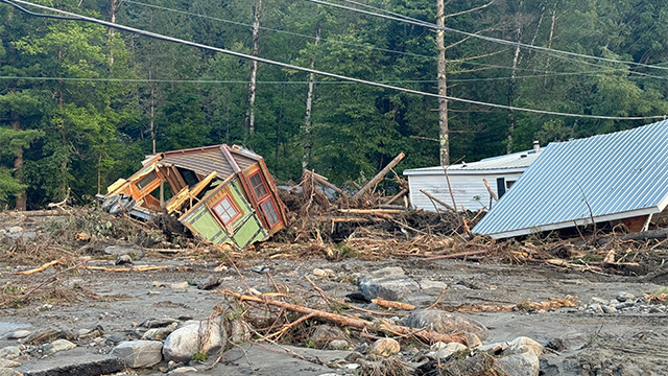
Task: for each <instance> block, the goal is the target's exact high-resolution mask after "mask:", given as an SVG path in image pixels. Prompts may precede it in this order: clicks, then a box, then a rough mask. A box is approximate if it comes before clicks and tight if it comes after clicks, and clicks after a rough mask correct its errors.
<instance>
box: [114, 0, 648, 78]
mask: <svg viewBox="0 0 668 376" xmlns="http://www.w3.org/2000/svg"><path fill="white" fill-rule="evenodd" d="M123 2H124V3H128V4H134V5H139V6H145V7H148V8H153V9H159V10H163V11H167V12H174V13H178V14H184V15H188V16H191V17H200V18H203V19H208V20H212V21H218V22H223V23H228V24H231V25H238V26H245V27H253V25H252V24H248V23H244V22H238V21H231V20H226V19H224V18H219V17H213V16H209V15H205V14H201V13H193V12H188V11H185V10H181V9H175V8H169V7H165V6H161V5H153V4H147V3H142V2H140V1H133V0H124V1H123ZM351 2H352V3H355V4H362V3H357V2H354V1H351ZM372 8H373V7H372ZM393 14H394V13H393ZM409 19H410V18H409ZM258 28H259V29H261V30H267V31H273V32H276V33H283V34H286V35H292V36H296V37H301V38H307V39H311V40H315V39H316V37H315V36H312V35H306V34H300V33H295V32H292V31H287V30H282V29H277V28H271V27H266V26H258ZM320 40H321V41H323V42H329V43H338V44H341V45H344V46H351V47H358V48H363V49H371V50H376V51H382V52H388V53H394V54H399V55H406V56H413V57H419V58H423V59H429V60H438V57H437V56H435V55H423V54H418V53H414V52H408V51H398V50H393V49H389V48H382V47H378V46H374V45H372V44H359V43H350V42H344V41H341V40H336V39H328V38H321V39H320ZM462 60H463V59H454V60H450V61H449V62H453V63H454V62H459V63H462V64H467V65H475V66H483V67H489V68H495V69H514V70H521V71H526V72H538V73H561V72H555V71H541V70H537V69H528V68H519V67H515V68H513V67H509V66H503V65H495V64H486V63H480V62H474V61H462ZM593 65H594V66H598V67H605V68H606V69H609V70H618V71H625V70H623V69H619V68H613V67H606V66H603V65H596V64H593ZM450 74H457V72H453V73H450ZM585 74H586V73H585ZM638 74H640V75H645V74H642V73H638Z"/></svg>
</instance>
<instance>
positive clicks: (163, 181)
mask: <svg viewBox="0 0 668 376" xmlns="http://www.w3.org/2000/svg"><path fill="white" fill-rule="evenodd" d="M142 164H143V165H144V167H143V168H142V169H141V170H139V171H137V172H136V173H135V174H134V175H132V176H131V177H129V178H128V179H119V180H118V181H117V182H115V183H114V184H112V185H111V186H109V187H108V188H107V192H108V193H107V194H106V195H104V196H103V197H100V199H101V200H103V201H104V204H103V206H107V207H111V210H110V212H112V213H113V212H118V211H121V210H122V211H125V212H127V213H129V214H130V215H133V216H135V217H139V218H142V219H148V218H151V217H154V216H156V215H159V214H162V213H168V214H172V215H174V216H175V217H176V218H178V220H179V222H181V223H182V224H184V225H185V226H186V227H187V228H188V229H190V231H192V232H193V233H194V234H199V235H201V236H202V237H204V238H206V239H208V240H210V241H211V242H212V243H214V244H223V243H228V244H234V245H236V246H237V247H239V248H245V247H247V246H248V245H249V244H252V243H254V242H257V241H262V240H265V239H267V238H268V237H270V236H272V235H273V234H275V233H276V232H277V231H279V230H281V229H282V228H284V227H286V226H287V225H288V218H287V215H286V211H285V207H284V205H283V202H281V200H280V198H279V196H278V192H277V190H276V186H275V185H274V182H273V179H272V177H271V175H270V174H269V171H268V170H267V166H266V165H265V163H264V160H263V159H262V157H260V156H259V155H257V154H255V153H253V152H251V151H249V150H246V149H243V148H241V147H239V146H236V145H235V146H232V147H229V146H227V145H214V146H206V147H200V148H193V149H185V150H174V151H168V152H164V153H159V154H155V155H150V156H148V157H147V159H146V160H144V161H143V162H142Z"/></svg>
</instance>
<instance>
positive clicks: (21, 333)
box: [5, 330, 32, 339]
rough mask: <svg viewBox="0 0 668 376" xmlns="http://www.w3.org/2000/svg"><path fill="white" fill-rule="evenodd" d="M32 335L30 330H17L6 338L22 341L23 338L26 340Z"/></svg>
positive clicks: (6, 335)
mask: <svg viewBox="0 0 668 376" xmlns="http://www.w3.org/2000/svg"><path fill="white" fill-rule="evenodd" d="M30 334H32V332H31V331H30V330H16V331H13V332H9V333H7V334H5V338H7V339H21V338H25V337H27V336H29V335H30Z"/></svg>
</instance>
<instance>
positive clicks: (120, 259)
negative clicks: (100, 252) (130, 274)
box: [116, 255, 132, 265]
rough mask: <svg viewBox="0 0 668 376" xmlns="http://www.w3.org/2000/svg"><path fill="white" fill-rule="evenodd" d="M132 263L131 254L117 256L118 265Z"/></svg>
mask: <svg viewBox="0 0 668 376" xmlns="http://www.w3.org/2000/svg"><path fill="white" fill-rule="evenodd" d="M125 264H132V257H130V255H120V256H118V257H117V258H116V265H125Z"/></svg>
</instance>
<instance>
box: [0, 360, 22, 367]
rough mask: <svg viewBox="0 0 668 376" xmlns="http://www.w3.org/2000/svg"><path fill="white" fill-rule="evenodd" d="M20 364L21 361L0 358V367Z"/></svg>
mask: <svg viewBox="0 0 668 376" xmlns="http://www.w3.org/2000/svg"><path fill="white" fill-rule="evenodd" d="M20 365H21V363H19V362H16V361H13V360H7V359H2V358H0V368H13V367H19V366H20Z"/></svg>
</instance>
